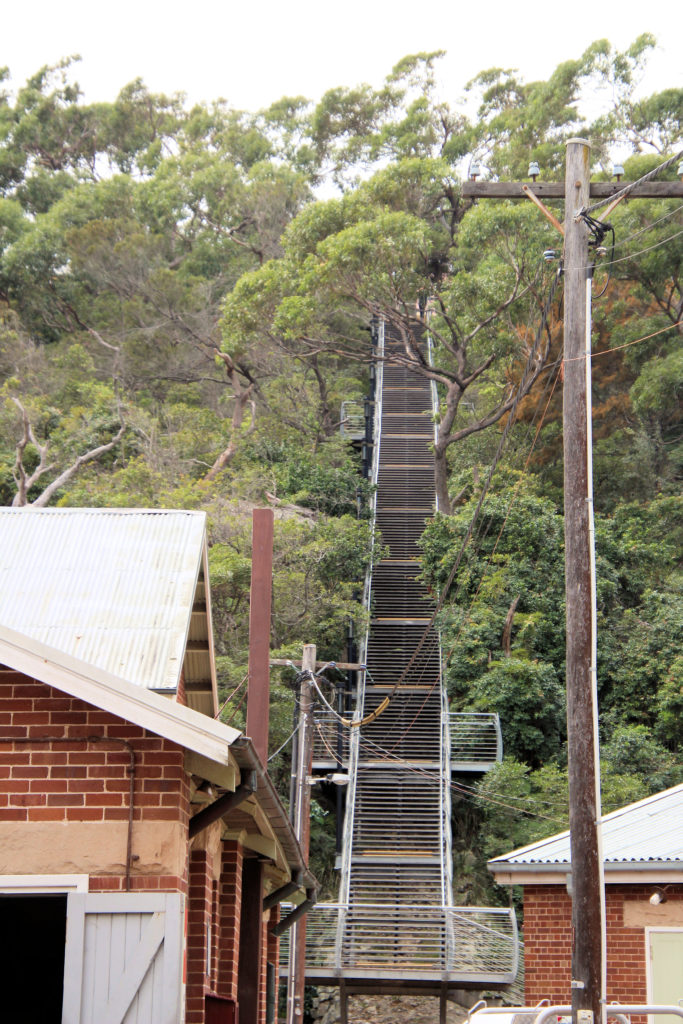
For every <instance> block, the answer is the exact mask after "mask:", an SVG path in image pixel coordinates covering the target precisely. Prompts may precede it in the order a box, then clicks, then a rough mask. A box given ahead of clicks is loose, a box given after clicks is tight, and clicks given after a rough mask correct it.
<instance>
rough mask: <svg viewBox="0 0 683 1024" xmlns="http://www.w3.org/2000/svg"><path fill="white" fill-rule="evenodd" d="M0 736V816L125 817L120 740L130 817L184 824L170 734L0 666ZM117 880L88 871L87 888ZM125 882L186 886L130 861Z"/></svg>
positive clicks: (180, 772) (185, 790)
mask: <svg viewBox="0 0 683 1024" xmlns="http://www.w3.org/2000/svg"><path fill="white" fill-rule="evenodd" d="M0 737H1V738H2V742H0V821H4V822H8V821H12V822H17V823H20V822H50V821H52V822H70V821H73V822H77V821H78V822H107V821H111V822H114V821H115V822H122V821H128V816H129V805H130V773H129V766H130V752H129V749H128V748H127V747H126V746H124V745H123V744H122V743H121V742H120V741H121V740H125V741H126V742H127V743H128V744H129V745H130V747H131V748H132V750H133V752H134V755H135V788H134V800H133V822H134V823H135V822H136V821H141V820H143V819H144V820H145V822H150V821H177V822H180V823H182V824H183V825H185V826H186V825H187V822H188V820H189V812H190V804H189V783H188V777H187V774H186V772H185V770H184V751H183V748H182V747H180V746H178V745H177V744H175V743H172V742H170V741H169V740H166V739H162V738H161V737H159V736H155V735H154V734H152V733H149V732H147V731H145V730H144V729H141V728H139V727H138V726H136V725H132V724H131V723H129V722H126V721H124V720H123V719H121V718H118V717H117V716H115V715H111V714H109V713H108V712H106V711H101V710H100V709H99V708H96V707H94V706H92V705H90V704H86V703H85V702H83V701H81V700H78V699H77V698H74V697H70V696H68V695H67V694H65V693H63V692H61V691H59V690H56V689H54V688H52V687H50V686H47V685H46V684H45V683H41V682H37V681H35V680H32V679H29V678H27V677H26V676H23V675H21V674H20V673H17V672H13V671H10V670H7V669H0ZM48 737H56V738H58V740H59V741H57V742H51V741H49V740H47V738H48ZM90 737H97V739H96V740H95V739H91V738H90ZM134 828H135V825H134V826H133V834H134ZM123 886H124V876H123V874H122V875H121V876H115V875H107V876H102V877H100V878H97V877H96V873H94V874H93V875H91V889H92V890H102V889H106V890H116V889H121V888H123ZM131 887H132V888H133V889H162V890H177V889H180V890H181V891H186V879H185V878H179V877H177V876H175V875H173V876H171V875H145V874H144V873H140V874H136V870H135V863H133V870H132V877H131Z"/></svg>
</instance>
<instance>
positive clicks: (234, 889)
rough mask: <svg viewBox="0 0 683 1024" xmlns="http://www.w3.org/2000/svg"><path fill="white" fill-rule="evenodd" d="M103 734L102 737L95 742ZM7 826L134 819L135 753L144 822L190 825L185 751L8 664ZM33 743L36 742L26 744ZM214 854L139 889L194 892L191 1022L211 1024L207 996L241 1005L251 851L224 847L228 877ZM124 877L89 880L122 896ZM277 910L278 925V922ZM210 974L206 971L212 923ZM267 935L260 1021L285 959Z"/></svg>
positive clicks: (1, 807)
mask: <svg viewBox="0 0 683 1024" xmlns="http://www.w3.org/2000/svg"><path fill="white" fill-rule="evenodd" d="M94 737H97V739H94ZM0 738H1V739H0V822H14V823H16V824H17V826H18V827H21V823H22V822H27V823H30V822H59V823H62V822H98V823H106V822H117V823H120V822H127V821H128V817H129V799H130V774H129V768H130V752H129V749H128V747H126V746H125V745H124V744H123V743H122V742H121V741H122V740H125V741H126V743H127V744H129V745H130V747H131V748H132V750H133V752H134V755H135V787H134V801H133V822H134V825H133V852H135V841H134V837H135V822H139V821H142V820H144V821H145V822H154V821H159V822H162V821H173V822H180V823H182V824H183V825H184V826H187V823H188V821H189V814H190V802H189V799H190V794H189V782H188V777H187V773H186V772H185V769H184V750H183V748H182V747H180V746H178V745H177V744H174V743H171V742H170V741H169V740H165V739H162V738H161V737H158V736H155V735H154V734H152V733H149V732H147V731H145V730H144V729H141V728H139V727H138V726H135V725H132V724H130V723H128V722H126V721H124V720H123V719H121V718H118V717H116V716H115V715H111V714H109V713H108V712H105V711H101V710H100V709H99V708H96V707H94V706H92V705H89V704H86V703H85V702H83V701H80V700H78V699H77V698H73V697H70V696H68V695H67V694H64V693H63V692H61V691H59V690H56V689H54V688H52V687H49V686H47V685H46V684H44V683H41V682H38V681H36V680H33V679H29V678H27V677H25V676H23V675H21V674H20V673H16V672H13V671H11V670H9V669H3V668H2V667H0ZM26 741H28V742H26ZM212 864H213V860H212V858H211V856H210V854H209V853H208V852H207V851H206V850H193V851H192V853H191V854H190V857H189V873H188V872H186V873H185V875H183V876H182V877H179V876H176V875H153V874H151V875H150V874H144V873H143V872H144V869H143V867H142V866H140V868H139V869H138V873H136V865H135V862H133V866H132V873H131V888H132V889H134V890H140V889H160V890H170V891H174V890H179V891H181V892H186V893H187V894H188V904H187V908H188V917H187V955H186V986H187V987H186V1008H187V1024H204V1022H205V1005H204V1000H205V996H206V994H207V993H215V994H218V995H220V996H223V997H227V998H229V999H232V1000H235V1001H236V1000H237V979H238V971H239V963H238V960H239V931H240V908H241V895H242V864H243V850H242V846H241V845H240V844H239V843H237V842H233V841H227V842H223V843H222V864H221V873H220V877H219V878H215V877H214V876H213V867H212ZM124 887H125V876H124V874H123V873H122V874H120V875H118V874H106V875H105V874H101V875H99V876H98V875H97V873H96V872H91V873H90V890H91V891H118V890H122V889H123V888H124ZM276 919H277V918H276V911H273V912H271V921H270V924H272V923H274V921H275V920H276ZM208 924H210V926H211V927H210V939H209V941H210V942H211V949H210V951H209V956H210V965H211V966H210V971H209V972H208V973H207V970H206V965H207V925H208ZM268 927H269V926H267V925H266V924H265V923H264V926H263V930H262V944H263V945H262V950H263V956H262V963H263V974H262V984H261V998H260V1013H259V1016H260V1020H261V1021H262V1022H264V1021H265V1013H266V983H265V964H266V950H267V951H268V958H269V959H271V962H275V963H276V961H275V960H273V957H274V955H276V949H277V940H275V939H273V937H272V936H270V935H269V931H268Z"/></svg>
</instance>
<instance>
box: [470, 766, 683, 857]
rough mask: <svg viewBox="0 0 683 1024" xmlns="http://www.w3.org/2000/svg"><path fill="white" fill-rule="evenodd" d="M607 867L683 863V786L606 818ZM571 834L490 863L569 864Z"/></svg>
mask: <svg viewBox="0 0 683 1024" xmlns="http://www.w3.org/2000/svg"><path fill="white" fill-rule="evenodd" d="M602 844H603V851H604V859H605V864H636V863H642V864H646V863H650V864H651V863H654V862H656V863H659V864H661V863H672V862H673V863H676V862H679V863H683V785H680V786H674V787H673V789H666V790H664V792H663V793H655V795H654V796H649V797H646V799H645V800H639V801H638V802H637V803H635V804H628V806H626V807H621V808H620V809H619V810H618V811H612V813H611V814H606V815H605V817H604V818H603V823H602ZM569 863H570V854H569V832H561V833H559V834H558V835H555V836H550V838H549V839H542V840H540V842H537V843H531V844H530V845H529V846H523V847H521V848H520V849H518V850H513V851H512V853H508V854H506V855H505V856H503V857H496V858H495V859H494V860H490V861H489V865H490V866H491V868H495V869H496V870H498V869H500V868H501V867H503V866H504V865H510V866H512V865H526V864H528V865H539V864H546V865H547V864H569Z"/></svg>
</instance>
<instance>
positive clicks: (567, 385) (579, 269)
mask: <svg viewBox="0 0 683 1024" xmlns="http://www.w3.org/2000/svg"><path fill="white" fill-rule="evenodd" d="M589 189H590V146H589V144H588V142H587V141H586V140H585V139H570V140H569V142H568V143H567V163H566V171H565V197H566V207H565V250H564V272H565V299H564V301H565V323H564V411H563V431H564V517H565V519H564V522H565V526H564V530H565V561H566V582H565V587H566V603H567V611H566V621H567V733H568V753H569V827H570V834H571V840H570V842H571V861H572V930H573V946H572V1015H573V1020H574V1024H578V1021H579V1014H580V1018H581V1021H582V1022H583V1024H586V1021H587V1015H586V1014H585V1012H583V1011H590V1012H592V1014H593V1019H594V1021H595V1022H596V1024H597V1022H599V1021H600V1020H601V1018H602V1008H603V1006H604V993H602V990H601V989H602V973H603V972H602V932H603V927H602V921H601V918H602V914H601V906H602V900H603V894H602V892H601V886H600V879H601V870H600V868H601V864H600V851H599V842H598V819H599V813H600V802H599V796H598V794H599V778H598V774H597V771H596V763H595V762H596V758H595V750H596V747H597V742H596V734H597V722H596V720H595V707H594V701H593V693H592V682H593V680H592V651H593V624H592V607H591V606H592V602H591V552H590V509H589V462H588V458H589V455H588V433H587V423H588V405H587V387H586V366H585V359H586V352H585V345H586V330H587V316H586V312H587V303H586V289H587V288H588V287H590V275H589V271H588V265H589V259H588V229H587V227H586V224H585V223H584V221H583V220H581V219H579V220H577V219H576V214H577V212H578V211H579V210H580V209H581V208H582V207H583V206H587V205H588V202H589ZM580 1012H581V1013H580Z"/></svg>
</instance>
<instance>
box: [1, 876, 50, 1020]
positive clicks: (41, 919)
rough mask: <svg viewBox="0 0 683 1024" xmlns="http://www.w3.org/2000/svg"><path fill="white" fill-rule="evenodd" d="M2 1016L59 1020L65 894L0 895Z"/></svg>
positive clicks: (19, 1018)
mask: <svg viewBox="0 0 683 1024" xmlns="http://www.w3.org/2000/svg"><path fill="white" fill-rule="evenodd" d="M0 934H2V937H3V942H2V944H3V956H2V975H3V978H2V981H3V984H2V1003H3V1017H5V1015H6V1019H7V1020H10V1019H16V1020H21V1021H25V1022H26V1024H29V1022H30V1021H40V1022H41V1024H53V1022H54V1024H60V1021H61V1019H62V998H63V993H64V941H65V938H66V893H58V894H56V895H54V894H52V893H50V894H49V895H46V894H44V893H35V894H33V893H31V894H29V895H26V896H8V895H6V894H0Z"/></svg>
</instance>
